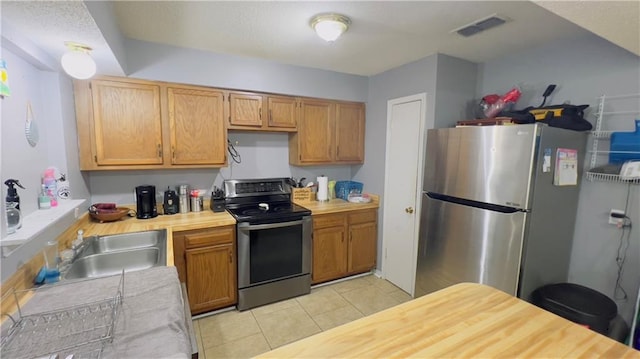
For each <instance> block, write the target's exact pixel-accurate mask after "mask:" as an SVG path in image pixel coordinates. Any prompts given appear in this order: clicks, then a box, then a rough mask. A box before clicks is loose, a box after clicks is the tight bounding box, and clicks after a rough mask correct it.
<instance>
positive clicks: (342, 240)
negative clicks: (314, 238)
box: [340, 233, 344, 243]
mask: <svg viewBox="0 0 640 359" xmlns="http://www.w3.org/2000/svg"><path fill="white" fill-rule="evenodd" d="M340 241H341V242H342V243H344V233H342V239H340Z"/></svg>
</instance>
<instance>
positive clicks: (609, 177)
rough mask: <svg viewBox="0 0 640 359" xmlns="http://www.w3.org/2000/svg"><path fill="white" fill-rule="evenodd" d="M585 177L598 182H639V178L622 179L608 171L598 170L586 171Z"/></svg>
mask: <svg viewBox="0 0 640 359" xmlns="http://www.w3.org/2000/svg"><path fill="white" fill-rule="evenodd" d="M586 174H587V179H588V180H589V181H599V182H619V183H631V184H640V179H632V180H627V179H622V178H620V176H619V175H615V174H608V173H598V172H586Z"/></svg>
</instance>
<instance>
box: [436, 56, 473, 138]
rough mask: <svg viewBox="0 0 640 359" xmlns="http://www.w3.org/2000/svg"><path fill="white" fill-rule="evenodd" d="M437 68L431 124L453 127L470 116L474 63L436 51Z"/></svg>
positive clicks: (439, 126)
mask: <svg viewBox="0 0 640 359" xmlns="http://www.w3.org/2000/svg"><path fill="white" fill-rule="evenodd" d="M437 71H438V75H437V80H436V92H435V107H434V109H435V117H434V118H435V123H434V127H435V128H443V127H453V126H455V124H456V122H457V121H460V120H465V119H472V118H473V117H472V115H473V113H472V109H473V106H474V105H475V103H476V101H474V95H475V91H476V79H477V77H478V65H477V64H476V63H473V62H469V61H466V60H462V59H459V58H456V57H452V56H447V55H442V54H439V55H438V69H437Z"/></svg>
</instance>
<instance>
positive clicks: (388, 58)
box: [0, 0, 640, 76]
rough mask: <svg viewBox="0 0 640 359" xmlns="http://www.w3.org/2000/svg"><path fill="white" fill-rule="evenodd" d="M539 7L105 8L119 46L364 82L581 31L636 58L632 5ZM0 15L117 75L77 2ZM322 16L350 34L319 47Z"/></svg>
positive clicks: (9, 6) (638, 15)
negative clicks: (331, 15)
mask: <svg viewBox="0 0 640 359" xmlns="http://www.w3.org/2000/svg"><path fill="white" fill-rule="evenodd" d="M539 3H540V6H538V5H536V3H533V2H530V1H495V2H488V1H413V2H404V1H317V2H311V1H253V2H249V1H114V2H112V4H111V5H113V13H114V14H115V18H114V19H112V21H113V22H114V23H115V24H116V25H117V26H118V27H119V30H120V32H121V33H122V35H123V36H125V37H128V38H134V39H139V40H144V41H150V42H156V43H161V44H169V45H174V46H180V47H187V48H195V49H200V50H206V51H213V52H216V53H225V54H234V55H241V56H248V57H254V58H262V59H267V60H272V61H276V62H280V63H285V64H291V65H299V66H307V67H312V68H319V69H326V70H333V71H338V72H345V73H351V74H358V75H365V76H368V75H373V74H377V73H380V72H383V71H385V70H388V69H391V68H394V67H397V66H400V65H403V64H405V63H408V62H411V61H415V60H418V59H420V58H423V57H425V56H428V55H431V54H433V53H437V52H438V53H444V54H447V55H451V56H456V57H459V58H463V59H467V60H470V61H473V62H484V61H487V60H490V59H493V58H497V57H499V56H503V55H505V54H508V53H512V52H516V51H519V50H522V49H525V48H532V47H535V46H538V45H540V44H542V43H545V42H548V41H552V40H555V39H560V38H570V37H574V36H577V35H579V34H581V33H584V32H586V30H585V29H584V28H589V29H590V30H591V31H593V32H594V33H596V34H598V35H599V36H602V37H605V38H607V39H609V40H610V41H612V42H614V43H616V44H617V45H619V46H621V47H623V48H626V49H627V50H629V51H631V52H633V53H635V54H637V55H640V48H639V47H640V29H638V27H639V26H640V25H639V24H640V2H639V1H627V2H609V1H605V2H589V1H586V2H585V1H569V2H562V3H556V2H548V1H545V2H539ZM558 4H561V5H558ZM0 6H1V11H2V24H3V32H4V26H6V25H8V26H9V27H10V28H11V29H13V30H14V32H16V33H19V34H21V35H23V36H24V37H26V38H28V39H30V41H32V42H33V43H34V44H35V45H36V46H38V47H39V48H41V49H42V50H44V51H45V52H47V53H48V54H50V56H51V57H53V58H56V59H59V58H60V56H61V55H62V53H63V52H64V50H65V49H64V45H63V43H64V41H66V40H73V41H78V42H82V43H86V44H89V45H90V46H92V47H93V48H94V53H93V55H94V57H95V58H96V59H97V62H98V67H99V73H103V74H115V73H117V71H118V69H119V65H118V62H117V59H116V56H115V55H114V53H113V52H112V51H111V49H110V47H109V44H108V42H107V40H105V37H104V36H103V34H102V33H101V31H100V29H99V27H98V25H97V24H96V21H94V19H93V17H92V16H91V13H90V12H89V10H88V9H87V6H86V5H85V4H84V3H83V2H82V1H15V2H14V1H5V0H3V1H2V2H1V4H0ZM547 9H549V10H550V11H554V12H557V13H558V14H560V15H561V16H562V17H561V16H558V15H555V14H554V13H552V12H550V11H549V10H547ZM323 12H338V13H342V14H344V15H347V16H349V17H350V18H351V20H352V26H351V28H350V29H349V30H348V32H347V33H346V34H345V35H344V36H343V37H342V38H340V39H339V40H338V41H337V42H335V43H325V42H323V41H322V40H320V39H319V38H318V37H317V36H316V35H315V34H314V33H313V32H312V30H311V28H310V27H309V20H310V18H311V17H312V16H313V15H315V14H318V13H323ZM494 13H495V14H498V15H499V16H503V17H507V18H508V19H509V21H508V22H507V23H506V24H504V25H502V26H500V27H497V28H494V29H490V30H488V31H486V32H484V33H480V34H478V35H475V36H472V37H469V38H464V37H461V36H459V35H457V34H455V33H451V30H453V29H456V28H459V27H461V26H463V25H466V24H469V23H471V22H473V21H474V20H477V19H480V18H483V17H486V16H488V15H491V14H494ZM581 14H582V15H581ZM610 15H611V16H610ZM567 19H568V20H567ZM590 25H593V27H594V28H595V29H591V28H590ZM3 37H4V33H3ZM120 60H121V61H122V59H120ZM120 71H121V70H120Z"/></svg>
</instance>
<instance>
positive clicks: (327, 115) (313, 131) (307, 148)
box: [297, 99, 334, 163]
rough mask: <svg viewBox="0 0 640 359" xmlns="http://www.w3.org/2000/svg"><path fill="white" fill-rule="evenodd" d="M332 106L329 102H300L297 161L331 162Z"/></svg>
mask: <svg viewBox="0 0 640 359" xmlns="http://www.w3.org/2000/svg"><path fill="white" fill-rule="evenodd" d="M333 126H334V105H333V104H332V103H331V102H329V101H316V100H308V99H305V100H302V102H301V104H300V118H299V122H298V137H297V141H298V143H297V145H298V148H299V153H298V155H299V161H300V162H306V163H328V162H332V161H333V151H332V148H333V146H334V141H333V138H334V136H333V133H334V127H333Z"/></svg>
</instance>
